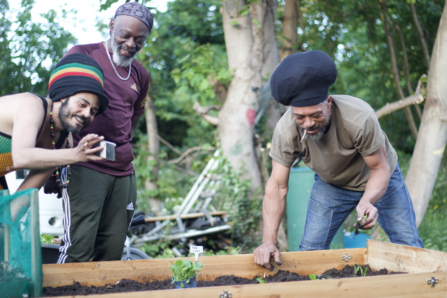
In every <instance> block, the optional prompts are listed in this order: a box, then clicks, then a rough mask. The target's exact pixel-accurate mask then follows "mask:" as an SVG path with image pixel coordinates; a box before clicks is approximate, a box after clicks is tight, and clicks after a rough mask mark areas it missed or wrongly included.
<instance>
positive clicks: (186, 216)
mask: <svg viewBox="0 0 447 298" xmlns="http://www.w3.org/2000/svg"><path fill="white" fill-rule="evenodd" d="M210 214H211V216H220V217H222V216H225V215H226V214H227V211H215V212H210ZM203 216H205V213H203V212H202V213H188V214H182V215H181V216H180V217H181V218H182V219H191V218H198V217H203ZM168 219H170V220H175V219H176V216H175V215H168V216H158V217H146V218H145V219H144V220H145V221H146V222H155V221H165V220H168Z"/></svg>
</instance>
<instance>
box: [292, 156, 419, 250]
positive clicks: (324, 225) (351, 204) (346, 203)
mask: <svg viewBox="0 0 447 298" xmlns="http://www.w3.org/2000/svg"><path fill="white" fill-rule="evenodd" d="M362 196H363V191H352V190H347V189H343V188H340V187H337V186H335V185H333V184H330V183H326V182H324V181H323V180H321V178H320V177H319V176H318V175H317V174H315V183H314V185H313V188H312V193H311V195H310V199H309V204H308V206H307V215H306V225H305V227H304V235H303V238H302V239H301V243H300V250H301V251H303V250H317V249H329V246H330V244H331V242H332V239H333V238H334V236H335V234H336V233H337V231H338V229H339V227H340V226H341V225H342V224H343V222H344V221H345V219H346V218H347V217H348V215H349V214H351V212H352V211H353V210H354V209H355V208H356V207H357V204H358V202H359V201H360V199H361V198H362ZM374 206H375V207H376V208H377V210H378V213H379V218H378V221H379V224H380V226H381V227H382V228H383V230H384V231H385V233H386V234H387V235H388V237H389V238H390V241H391V242H393V243H397V244H403V245H409V246H415V247H422V248H423V247H424V244H423V243H422V240H421V239H420V238H419V234H418V230H417V228H416V220H415V215H414V210H413V203H412V201H411V198H410V194H409V193H408V189H407V186H406V185H405V181H404V178H403V177H402V172H401V171H400V168H399V164H397V166H396V170H395V171H394V173H393V175H392V176H391V179H390V182H389V184H388V188H387V190H386V192H385V194H384V195H383V197H382V198H380V199H379V201H377V203H376V204H374Z"/></svg>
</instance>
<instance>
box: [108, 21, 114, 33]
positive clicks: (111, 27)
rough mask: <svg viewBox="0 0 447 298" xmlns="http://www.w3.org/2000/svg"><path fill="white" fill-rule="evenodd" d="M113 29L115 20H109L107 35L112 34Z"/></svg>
mask: <svg viewBox="0 0 447 298" xmlns="http://www.w3.org/2000/svg"><path fill="white" fill-rule="evenodd" d="M113 27H115V19H111V20H110V23H109V34H112V30H113Z"/></svg>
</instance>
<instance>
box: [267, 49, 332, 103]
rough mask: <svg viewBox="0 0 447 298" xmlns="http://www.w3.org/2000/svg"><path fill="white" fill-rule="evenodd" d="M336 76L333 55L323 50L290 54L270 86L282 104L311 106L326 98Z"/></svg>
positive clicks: (272, 78)
mask: <svg viewBox="0 0 447 298" xmlns="http://www.w3.org/2000/svg"><path fill="white" fill-rule="evenodd" d="M336 78H337V68H336V67H335V63H334V61H333V60H332V59H331V57H329V55H328V54H326V53H325V52H322V51H309V52H304V53H298V54H293V55H289V56H287V57H286V58H285V59H284V60H283V61H282V62H281V64H279V65H278V67H277V68H276V69H275V71H274V72H273V74H272V77H271V78H270V88H271V90H272V96H273V98H275V100H276V101H277V102H279V103H280V104H283V105H286V106H292V107H310V106H314V105H317V104H320V103H322V102H323V101H325V100H326V98H327V97H328V92H329V87H330V86H331V85H332V84H334V83H335V80H336Z"/></svg>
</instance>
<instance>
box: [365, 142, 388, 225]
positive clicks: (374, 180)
mask: <svg viewBox="0 0 447 298" xmlns="http://www.w3.org/2000/svg"><path fill="white" fill-rule="evenodd" d="M363 159H364V160H365V163H366V165H367V166H368V167H369V169H370V170H371V173H370V176H369V180H368V182H367V183H366V189H365V192H364V194H363V197H362V199H361V200H360V202H359V204H358V205H357V221H360V220H361V219H362V218H363V216H364V215H365V214H368V217H367V218H366V220H365V222H364V224H363V227H362V229H365V230H367V229H371V228H372V227H374V226H375V224H376V221H377V218H378V216H379V215H378V213H377V208H376V207H374V206H373V205H374V204H375V203H376V202H377V201H378V200H379V199H380V198H381V197H382V196H383V195H384V194H385V192H386V190H387V188H388V183H389V182H390V177H391V171H390V164H389V162H388V156H387V155H386V149H385V145H383V146H382V147H380V148H379V149H378V150H377V151H375V152H374V153H372V154H371V155H368V156H365V157H363Z"/></svg>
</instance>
